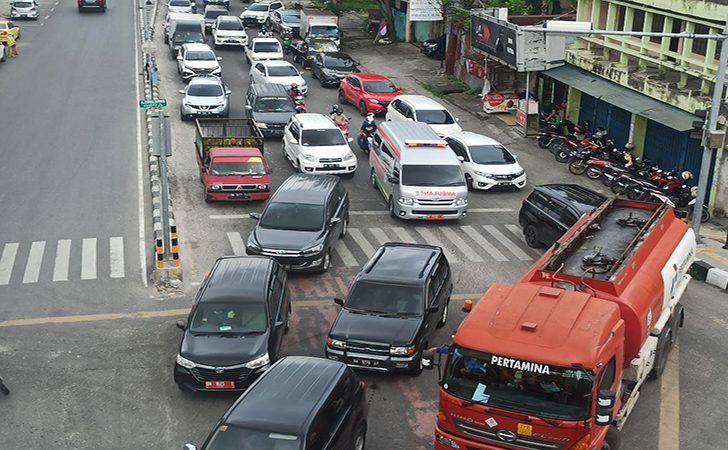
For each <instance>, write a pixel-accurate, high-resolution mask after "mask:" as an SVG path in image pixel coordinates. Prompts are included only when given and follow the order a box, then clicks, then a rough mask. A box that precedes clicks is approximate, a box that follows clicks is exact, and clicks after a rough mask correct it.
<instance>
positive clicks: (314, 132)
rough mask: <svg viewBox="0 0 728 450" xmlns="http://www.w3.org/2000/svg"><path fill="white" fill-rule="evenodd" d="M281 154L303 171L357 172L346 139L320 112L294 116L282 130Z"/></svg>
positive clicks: (348, 173)
mask: <svg viewBox="0 0 728 450" xmlns="http://www.w3.org/2000/svg"><path fill="white" fill-rule="evenodd" d="M350 140H353V139H351V138H350ZM283 155H284V156H285V157H286V158H287V159H288V160H289V161H291V164H293V167H295V168H296V169H298V170H299V171H300V172H304V173H322V174H347V175H354V172H356V165H357V163H356V155H354V152H352V151H351V148H349V141H347V139H346V137H344V133H343V132H342V131H341V130H340V129H339V127H337V126H336V124H335V123H334V122H333V121H332V120H331V119H329V118H328V117H326V116H324V115H323V114H312V113H308V114H296V115H295V116H293V118H292V119H291V122H290V123H289V124H288V125H287V126H286V128H285V130H284V134H283Z"/></svg>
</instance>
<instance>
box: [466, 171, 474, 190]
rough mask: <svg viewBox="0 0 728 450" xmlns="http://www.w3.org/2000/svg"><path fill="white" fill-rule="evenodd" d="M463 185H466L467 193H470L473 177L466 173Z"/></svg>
mask: <svg viewBox="0 0 728 450" xmlns="http://www.w3.org/2000/svg"><path fill="white" fill-rule="evenodd" d="M465 184H467V185H468V190H469V191H472V190H473V177H471V176H470V175H468V174H467V173H466V174H465Z"/></svg>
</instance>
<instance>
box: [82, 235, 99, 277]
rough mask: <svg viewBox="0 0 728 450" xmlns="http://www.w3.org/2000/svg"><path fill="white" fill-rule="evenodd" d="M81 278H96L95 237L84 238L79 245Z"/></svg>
mask: <svg viewBox="0 0 728 450" xmlns="http://www.w3.org/2000/svg"><path fill="white" fill-rule="evenodd" d="M81 279H82V280H95V279H96V238H86V239H84V240H83V243H82V246H81Z"/></svg>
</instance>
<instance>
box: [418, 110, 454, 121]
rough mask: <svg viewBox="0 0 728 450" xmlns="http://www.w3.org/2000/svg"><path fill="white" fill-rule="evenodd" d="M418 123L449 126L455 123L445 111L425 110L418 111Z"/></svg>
mask: <svg viewBox="0 0 728 450" xmlns="http://www.w3.org/2000/svg"><path fill="white" fill-rule="evenodd" d="M417 121H418V122H425V123H432V124H435V125H438V124H440V125H449V124H451V123H455V119H453V118H452V116H451V115H450V113H449V112H447V110H444V109H424V110H420V111H417Z"/></svg>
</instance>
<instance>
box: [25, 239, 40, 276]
mask: <svg viewBox="0 0 728 450" xmlns="http://www.w3.org/2000/svg"><path fill="white" fill-rule="evenodd" d="M44 252H45V241H34V242H33V243H32V244H30V253H29V254H28V262H27V263H26V264H25V273H24V274H23V283H37V282H38V277H40V267H41V265H42V264H43V253H44Z"/></svg>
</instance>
